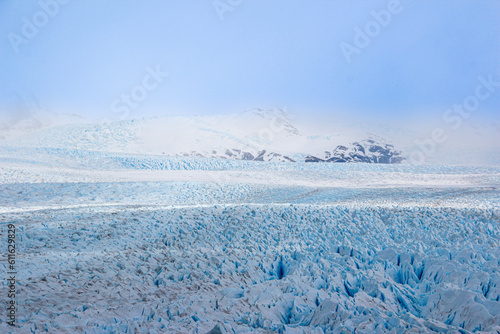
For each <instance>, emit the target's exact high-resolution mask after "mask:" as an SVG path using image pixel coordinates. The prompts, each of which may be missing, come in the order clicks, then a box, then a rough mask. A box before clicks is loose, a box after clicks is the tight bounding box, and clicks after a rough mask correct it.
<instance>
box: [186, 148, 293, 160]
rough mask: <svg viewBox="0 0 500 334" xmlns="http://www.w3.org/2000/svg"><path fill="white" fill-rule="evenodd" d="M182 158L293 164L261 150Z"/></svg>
mask: <svg viewBox="0 0 500 334" xmlns="http://www.w3.org/2000/svg"><path fill="white" fill-rule="evenodd" d="M182 155H183V156H195V157H205V158H219V159H232V160H253V161H274V162H295V160H293V159H292V158H290V157H287V156H286V155H282V154H279V153H275V152H267V151H266V150H261V151H259V152H257V153H251V152H246V151H242V150H239V149H234V148H233V149H226V150H225V151H224V152H220V151H218V150H212V151H211V152H209V153H200V152H197V151H192V152H190V153H183V154H182Z"/></svg>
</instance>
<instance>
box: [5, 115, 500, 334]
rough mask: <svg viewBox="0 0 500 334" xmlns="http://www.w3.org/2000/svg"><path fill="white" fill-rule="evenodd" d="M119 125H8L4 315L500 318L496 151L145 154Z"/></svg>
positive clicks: (352, 329)
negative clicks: (423, 158)
mask: <svg viewBox="0 0 500 334" xmlns="http://www.w3.org/2000/svg"><path fill="white" fill-rule="evenodd" d="M123 124H126V126H127V127H123V126H122V125H123ZM122 125H120V127H119V128H117V129H115V128H112V127H113V126H118V125H109V124H108V125H103V126H94V125H92V126H81V125H78V126H65V127H62V128H57V129H52V130H51V129H49V130H47V131H48V132H44V133H43V134H39V133H34V134H32V136H31V137H30V136H27V137H24V138H22V139H16V140H10V141H9V140H4V141H2V142H0V229H1V234H2V239H6V237H5V233H6V231H7V230H6V229H7V225H8V224H15V226H16V229H17V238H18V239H17V243H18V253H17V254H18V258H17V266H18V277H17V279H18V286H17V289H18V291H17V292H18V295H17V302H18V322H17V325H16V327H15V328H13V327H11V326H8V325H7V323H6V318H5V313H4V310H2V311H1V312H0V332H2V333H39V332H49V333H212V334H214V333H224V334H225V333H318V334H319V333H498V332H500V247H499V246H500V234H499V232H500V191H499V185H500V168H499V167H495V166H490V167H485V166H482V167H477V166H476V167H474V166H440V165H435V166H412V165H409V164H397V165H386V164H369V163H359V164H312V163H305V162H296V163H287V162H279V161H277V162H272V161H271V162H261V161H245V160H242V161H240V160H228V159H213V158H204V157H182V156H171V155H168V154H167V155H162V154H151V153H150V152H145V151H141V150H140V149H137V150H136V151H133V150H131V148H132V147H136V148H137V147H139V146H138V145H139V142H138V141H137V140H136V139H135V138H136V137H135V135H133V134H131V133H130V131H128V127H130V126H132V125H131V123H122ZM90 128H92V129H93V130H92V131H90V132H89V129H90ZM108 130H109V132H107V131H108ZM47 133H50V135H47ZM82 134H88V140H87V141H82V140H81V138H80V137H79V136H81V135H82ZM40 138H45V139H44V140H40ZM1 266H2V268H3V272H7V261H6V258H5V257H2V259H1ZM1 286H2V292H1V297H0V298H1V299H2V301H4V300H5V298H6V286H7V282H6V281H5V280H2V283H1Z"/></svg>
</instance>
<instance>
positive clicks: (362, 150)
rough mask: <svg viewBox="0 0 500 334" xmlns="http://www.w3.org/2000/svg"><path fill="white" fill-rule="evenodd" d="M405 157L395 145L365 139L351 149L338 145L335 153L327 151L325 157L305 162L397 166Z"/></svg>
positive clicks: (311, 157) (355, 143) (308, 159)
mask: <svg viewBox="0 0 500 334" xmlns="http://www.w3.org/2000/svg"><path fill="white" fill-rule="evenodd" d="M403 160H404V157H402V156H401V151H398V150H395V149H394V145H392V144H387V143H381V142H377V141H375V140H374V139H365V140H362V141H361V142H354V143H352V144H351V145H350V146H349V147H346V146H343V145H338V146H337V147H336V148H335V149H334V150H333V151H331V152H330V151H325V154H324V156H322V157H316V156H312V155H308V156H307V157H306V159H305V162H340V163H345V162H364V163H382V164H397V163H401V162H402V161H403Z"/></svg>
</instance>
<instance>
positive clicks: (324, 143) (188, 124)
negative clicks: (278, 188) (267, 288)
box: [1, 109, 404, 163]
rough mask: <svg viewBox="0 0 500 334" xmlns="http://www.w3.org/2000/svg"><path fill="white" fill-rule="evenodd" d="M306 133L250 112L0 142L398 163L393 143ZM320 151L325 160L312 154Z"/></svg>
mask: <svg viewBox="0 0 500 334" xmlns="http://www.w3.org/2000/svg"><path fill="white" fill-rule="evenodd" d="M309 131H313V132H312V133H305V134H304V133H302V132H301V131H300V130H299V126H298V125H296V124H294V120H293V119H292V117H291V116H289V115H288V114H287V113H286V112H285V111H283V110H280V109H276V110H261V109H254V110H249V111H246V112H242V113H239V114H232V115H223V116H198V117H159V118H150V119H140V120H130V121H115V122H107V123H97V124H94V123H82V124H64V123H63V124H62V125H58V126H52V127H47V126H40V129H39V131H30V132H28V134H27V135H26V136H15V137H13V138H10V140H9V138H8V134H7V133H6V136H7V137H6V138H4V140H3V141H2V142H1V143H2V144H3V145H4V146H17V147H20V146H21V147H22V146H25V147H50V148H61V149H69V148H73V147H78V148H79V149H84V150H89V151H106V152H110V151H111V152H122V153H125V152H126V153H137V154H154V155H169V156H195V157H208V158H219V159H231V160H254V161H281V162H294V161H307V162H309V161H316V162H320V161H322V162H371V163H399V162H401V161H402V160H403V159H404V158H403V157H402V155H401V152H399V151H397V150H396V149H394V146H393V144H391V143H388V142H387V141H386V140H384V139H382V138H380V137H377V136H374V135H368V134H363V135H362V136H364V137H358V138H356V139H357V141H354V142H353V141H349V140H348V139H347V138H346V137H342V135H341V136H338V134H337V135H331V134H326V135H325V134H321V133H318V132H314V131H315V130H314V129H309ZM365 137H366V138H368V139H365ZM332 150H333V152H332ZM325 151H327V154H326V156H323V155H322V156H318V155H317V153H318V152H325Z"/></svg>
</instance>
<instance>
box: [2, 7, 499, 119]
mask: <svg viewBox="0 0 500 334" xmlns="http://www.w3.org/2000/svg"><path fill="white" fill-rule="evenodd" d="M54 1H56V0H41V1H14V0H3V1H1V2H0V22H1V24H0V36H1V37H2V38H1V39H0V60H1V61H0V110H2V112H12V111H15V110H17V109H19V108H22V104H23V100H26V99H30V98H35V99H36V100H37V101H39V102H40V104H41V105H43V106H44V108H46V109H47V110H50V111H54V112H68V113H72V112H74V113H79V114H82V115H85V116H89V117H97V118H99V117H106V116H107V115H110V114H112V113H113V112H114V111H116V110H115V109H113V105H114V104H115V107H116V105H121V106H122V107H123V105H124V103H125V102H124V101H123V100H122V99H123V94H129V95H130V94H131V92H132V90H133V89H134V88H137V86H141V85H143V81H144V80H145V77H146V76H147V75H148V69H149V70H151V69H155V68H157V67H158V68H160V69H161V71H163V72H166V73H168V76H167V77H166V78H165V79H164V80H162V81H161V82H159V83H158V84H154V86H155V87H154V89H150V90H149V89H148V90H146V91H145V90H144V89H143V90H142V93H144V92H146V96H145V97H144V96H142V97H141V100H140V101H135V102H137V103H135V104H134V108H131V109H130V113H129V114H128V116H130V117H141V116H149V115H153V114H170V115H173V114H175V115H180V114H220V113H233V112H239V111H244V110H247V109H251V108H255V107H260V108H275V107H286V109H287V110H288V111H290V112H293V113H296V114H311V115H316V114H332V115H338V116H342V115H349V116H350V117H352V116H355V117H358V116H359V117H366V118H377V119H382V120H383V119H387V120H389V119H405V118H409V119H419V118H422V119H425V118H431V119H433V118H435V119H440V117H441V115H442V114H443V112H444V111H445V110H446V109H447V108H450V107H451V106H452V105H453V104H455V103H462V101H463V100H464V98H466V97H467V96H469V95H471V94H473V93H474V90H475V88H476V87H477V86H478V84H479V82H478V79H477V78H478V76H483V77H485V78H486V77H488V75H492V76H493V78H496V80H497V81H500V62H499V60H500V33H499V32H500V20H499V19H498V18H499V17H500V1H496V0H484V1H476V0H471V1H463V0H448V1H434V0H422V1H409V0H401V1H400V2H399V5H398V6H397V9H398V10H397V13H392V14H390V21H389V22H388V24H386V25H385V26H383V25H381V24H380V23H378V25H379V28H380V29H379V31H375V30H373V31H372V35H373V37H369V36H368V38H369V44H368V45H367V46H365V47H362V48H358V51H359V52H358V53H355V54H352V57H351V59H350V62H348V61H347V59H346V57H345V55H344V53H343V49H342V48H341V45H342V44H341V43H347V44H349V45H352V46H355V41H354V39H355V35H356V32H355V29H356V27H358V28H359V29H361V30H362V31H364V32H366V29H367V27H368V28H370V27H371V28H373V29H376V27H375V28H374V22H376V21H375V19H374V16H373V14H372V11H375V12H377V13H380V11H382V10H384V11H387V10H388V8H389V7H390V6H396V5H397V4H395V3H394V2H392V3H391V1H353V0H344V1H342V0H336V1H333V0H332V1H327V0H318V1H306V0H276V1H269V0H242V1H238V0H220V1H219V2H214V1H211V0H209V1H204V0H182V1H180V0H179V1H173V0H165V1H159V0H158V1H147V0H146V1H127V0H125V1H124V0H120V1H118V0H115V1H77V0H73V1H69V2H68V3H67V4H59V5H57V6H56V7H57V8H56V7H55V6H54ZM44 4H45V5H44ZM215 4H217V5H218V7H217V6H215ZM224 6H226V7H224ZM43 7H45V8H49V9H48V10H47V9H45V10H44V9H43ZM216 7H217V8H219V11H218V10H217V8H216ZM223 8H226V9H228V8H229V9H230V10H227V11H224V12H221V9H223ZM394 8H396V7H394ZM51 10H52V12H51V13H48V12H50V11H51ZM44 12H45V13H48V14H44ZM389 13H390V12H389ZM49 14H52V16H50V15H49ZM44 15H45V16H44ZM45 19H46V20H45ZM26 22H28V23H26ZM35 23H37V24H38V25H39V27H36V25H35ZM30 24H33V25H35V28H36V29H37V32H36V33H34V34H33V36H29V38H26V36H25V35H23V30H24V31H26V29H27V28H26V27H25V26H26V25H30ZM376 24H377V23H375V25H376ZM28 30H29V29H28ZM20 40H22V42H19V41H20ZM148 80H149V79H148ZM149 82H150V83H151V84H153V83H154V82H153V81H151V80H150V81H149ZM137 89H138V91H137V92H141V89H140V88H137ZM136 96H138V95H136ZM143 97H144V98H143ZM499 107H500V88H498V90H497V91H495V92H494V93H492V94H491V96H490V97H489V98H488V99H486V100H484V101H481V103H480V105H479V107H478V109H477V110H475V111H474V112H475V113H477V117H478V118H481V119H486V120H494V121H499V120H500V116H499V114H500V113H499V112H498V111H499V109H500V108H499Z"/></svg>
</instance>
